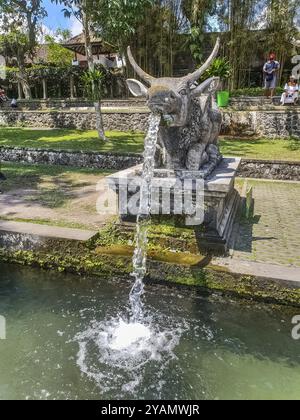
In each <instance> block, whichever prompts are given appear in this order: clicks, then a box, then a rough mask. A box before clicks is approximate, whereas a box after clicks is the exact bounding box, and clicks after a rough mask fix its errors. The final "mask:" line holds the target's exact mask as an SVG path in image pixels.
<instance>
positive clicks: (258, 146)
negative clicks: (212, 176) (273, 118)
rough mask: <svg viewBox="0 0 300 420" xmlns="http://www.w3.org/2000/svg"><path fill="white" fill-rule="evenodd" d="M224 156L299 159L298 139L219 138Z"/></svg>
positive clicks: (299, 143) (299, 146)
mask: <svg viewBox="0 0 300 420" xmlns="http://www.w3.org/2000/svg"><path fill="white" fill-rule="evenodd" d="M220 144H221V150H222V153H223V154H224V156H238V157H243V158H252V159H262V160H269V159H270V160H290V161H300V140H296V139H293V138H290V139H267V138H261V139H236V138H223V139H221V142H220Z"/></svg>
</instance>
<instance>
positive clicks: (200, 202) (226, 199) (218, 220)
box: [107, 158, 241, 253]
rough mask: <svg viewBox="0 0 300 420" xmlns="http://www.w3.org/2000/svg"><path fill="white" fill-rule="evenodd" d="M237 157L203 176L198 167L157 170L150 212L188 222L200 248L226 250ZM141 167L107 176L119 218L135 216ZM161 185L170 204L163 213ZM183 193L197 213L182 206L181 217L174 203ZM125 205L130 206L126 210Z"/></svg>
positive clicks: (132, 219)
mask: <svg viewBox="0 0 300 420" xmlns="http://www.w3.org/2000/svg"><path fill="white" fill-rule="evenodd" d="M240 161H241V160H240V159H239V158H224V159H223V160H222V161H221V162H220V164H219V166H218V167H217V168H216V169H215V170H214V172H213V173H212V174H211V176H210V177H209V178H208V179H205V180H203V179H202V176H203V175H202V174H201V172H198V171H195V172H191V171H176V172H174V171H169V170H161V169H160V170H156V171H155V176H154V181H153V189H152V194H153V197H154V196H155V199H153V202H152V206H153V208H155V209H156V211H155V214H151V216H152V217H157V215H158V214H163V215H164V218H166V217H171V218H174V217H176V220H180V222H179V226H180V224H181V226H182V227H183V226H185V227H186V226H188V227H190V228H192V229H194V231H195V235H196V237H197V241H198V245H199V249H200V250H201V251H202V252H203V251H209V250H215V251H218V252H221V253H225V252H226V251H227V250H228V245H229V239H230V236H231V232H232V227H233V222H234V219H235V216H236V212H237V209H238V207H239V202H240V196H239V194H238V192H237V191H236V190H235V188H234V180H235V177H236V172H237V170H238V167H239V165H240ZM141 170H142V167H141V165H139V166H136V167H133V168H129V169H127V170H125V171H121V172H118V173H116V174H113V175H111V176H109V177H107V181H108V184H109V187H110V188H112V189H114V190H115V191H116V193H117V197H118V209H119V215H120V219H121V221H122V222H133V223H134V222H135V220H136V215H137V211H138V208H139V205H138V204H139V203H138V198H137V197H139V188H140V185H141ZM178 185H182V190H181V189H180V188H178ZM174 186H175V187H174ZM163 188H165V189H166V190H168V188H169V189H170V190H171V193H170V195H169V197H170V199H169V200H170V205H169V208H168V209H167V210H168V211H167V212H165V213H164V209H166V206H165V205H164V206H162V202H163V199H162V193H161V192H159V191H158V190H159V189H163ZM185 193H186V194H187V197H188V196H190V197H192V202H193V206H194V209H195V210H196V214H197V216H195V214H192V213H188V214H187V213H185V212H184V211H185V209H184V208H183V212H182V214H181V216H183V217H180V216H179V213H178V205H176V203H178V197H179V198H181V197H184V195H185ZM165 198H166V197H165ZM176 200H177V201H176ZM165 201H166V200H165ZM183 201H184V200H183ZM130 203H131V205H130ZM132 203H137V205H136V207H135V208H136V212H134V211H132ZM128 204H129V205H128ZM176 206H177V207H176ZM128 207H130V209H129V210H128ZM162 207H163V208H162ZM167 207H168V206H167ZM158 209H159V210H158ZM176 209H177V210H176Z"/></svg>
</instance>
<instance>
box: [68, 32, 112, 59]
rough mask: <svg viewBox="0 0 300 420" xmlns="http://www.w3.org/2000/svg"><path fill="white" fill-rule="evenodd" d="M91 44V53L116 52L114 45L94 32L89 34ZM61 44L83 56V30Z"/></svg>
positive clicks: (84, 53)
mask: <svg viewBox="0 0 300 420" xmlns="http://www.w3.org/2000/svg"><path fill="white" fill-rule="evenodd" d="M91 44H92V51H93V55H100V54H111V53H114V52H117V48H116V47H115V46H113V45H112V44H110V43H109V42H106V41H104V40H103V39H102V38H101V37H98V36H96V35H95V34H91ZM62 46H63V47H65V48H67V49H68V50H71V51H74V52H76V53H77V54H81V55H83V56H85V55H86V52H85V40H84V34H83V32H82V33H81V34H79V35H76V36H74V37H73V38H71V39H69V40H68V41H65V42H64V43H63V44H62Z"/></svg>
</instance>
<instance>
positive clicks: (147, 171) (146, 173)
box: [129, 114, 161, 322]
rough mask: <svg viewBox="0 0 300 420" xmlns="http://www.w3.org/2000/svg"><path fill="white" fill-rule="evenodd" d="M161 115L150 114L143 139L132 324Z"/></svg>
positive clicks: (139, 307)
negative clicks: (147, 127)
mask: <svg viewBox="0 0 300 420" xmlns="http://www.w3.org/2000/svg"><path fill="white" fill-rule="evenodd" d="M160 121H161V115H159V114H151V116H150V119H149V130H148V134H147V136H146V139H145V151H144V164H143V171H142V181H141V187H140V208H139V214H138V216H137V225H136V235H135V251H134V256H133V272H132V276H133V277H134V279H135V283H134V285H133V287H132V289H131V292H130V296H129V300H130V304H131V310H132V320H133V322H138V321H139V320H140V319H141V318H142V315H143V304H142V300H141V297H142V295H143V293H144V282H143V280H144V277H145V275H146V272H147V245H148V227H149V223H150V213H151V189H152V178H153V175H154V157H155V152H156V145H157V138H158V131H159V125H160Z"/></svg>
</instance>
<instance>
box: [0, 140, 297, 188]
mask: <svg viewBox="0 0 300 420" xmlns="http://www.w3.org/2000/svg"><path fill="white" fill-rule="evenodd" d="M1 161H2V162H19V163H32V164H51V165H61V166H75V167H76V166H77V167H90V168H94V169H104V170H105V169H107V170H116V171H121V170H124V169H128V168H130V167H132V166H136V165H139V164H141V163H142V162H143V157H142V155H141V154H138V153H127V154H115V153H111V152H107V153H96V152H83V151H82V152H81V151H78V152H75V151H68V150H44V149H33V148H19V147H3V146H1V147H0V162H1ZM238 176H241V177H246V178H265V179H275V180H292V181H300V162H297V161H295V162H293V161H284V160H259V159H248V158H244V159H242V160H241V164H240V169H239V171H238Z"/></svg>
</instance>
